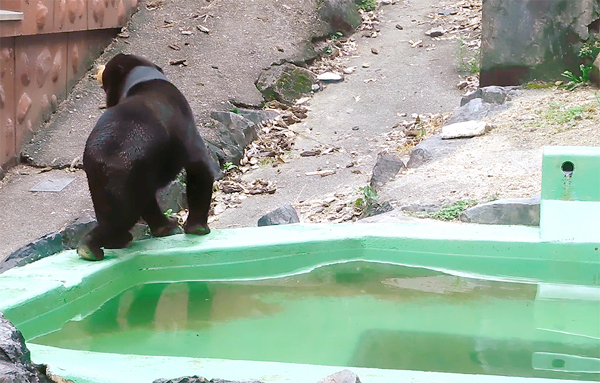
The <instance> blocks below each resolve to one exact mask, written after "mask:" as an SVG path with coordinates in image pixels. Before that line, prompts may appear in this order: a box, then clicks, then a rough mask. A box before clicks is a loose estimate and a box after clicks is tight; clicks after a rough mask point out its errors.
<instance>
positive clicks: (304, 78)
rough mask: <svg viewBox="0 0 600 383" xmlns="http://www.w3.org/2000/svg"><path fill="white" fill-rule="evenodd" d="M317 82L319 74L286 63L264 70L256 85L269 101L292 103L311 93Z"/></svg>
mask: <svg viewBox="0 0 600 383" xmlns="http://www.w3.org/2000/svg"><path fill="white" fill-rule="evenodd" d="M316 82H317V76H316V75H315V74H314V73H313V72H311V71H309V70H308V69H304V68H301V67H298V66H296V65H293V64H289V63H286V64H283V65H273V66H271V67H270V68H269V69H267V70H265V71H264V72H262V73H261V75H260V77H259V78H258V81H256V87H257V88H258V90H259V91H260V92H261V93H262V94H263V97H264V98H265V99H266V100H268V101H271V100H277V101H279V102H282V103H284V104H292V103H293V102H294V100H296V99H298V98H300V97H303V96H307V95H309V94H310V93H311V92H312V86H313V84H315V83H316Z"/></svg>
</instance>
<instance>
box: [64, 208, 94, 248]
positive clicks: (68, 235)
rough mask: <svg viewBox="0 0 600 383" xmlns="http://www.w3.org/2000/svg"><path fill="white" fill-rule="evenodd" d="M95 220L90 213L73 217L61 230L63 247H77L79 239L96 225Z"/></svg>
mask: <svg viewBox="0 0 600 383" xmlns="http://www.w3.org/2000/svg"><path fill="white" fill-rule="evenodd" d="M96 224H97V221H96V219H95V218H94V217H92V216H91V215H90V214H84V215H83V216H81V217H79V218H77V219H75V220H74V221H73V222H71V223H69V224H68V225H67V227H66V228H65V229H64V230H63V231H62V235H63V247H64V248H65V249H74V248H76V247H77V245H78V244H79V242H80V241H81V239H82V238H83V237H84V236H85V235H86V234H87V233H88V232H89V231H90V230H92V228H93V227H94V226H96Z"/></svg>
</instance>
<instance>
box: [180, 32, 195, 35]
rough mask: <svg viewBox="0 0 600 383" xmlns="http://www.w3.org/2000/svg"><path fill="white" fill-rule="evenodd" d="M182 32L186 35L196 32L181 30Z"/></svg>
mask: <svg viewBox="0 0 600 383" xmlns="http://www.w3.org/2000/svg"><path fill="white" fill-rule="evenodd" d="M181 34H182V35H184V36H190V35H193V34H194V32H192V31H181Z"/></svg>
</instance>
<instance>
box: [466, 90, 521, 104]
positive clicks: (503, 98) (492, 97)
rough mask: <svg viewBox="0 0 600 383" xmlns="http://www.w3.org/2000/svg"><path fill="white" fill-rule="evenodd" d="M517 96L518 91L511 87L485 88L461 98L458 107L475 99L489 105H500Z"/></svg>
mask: <svg viewBox="0 0 600 383" xmlns="http://www.w3.org/2000/svg"><path fill="white" fill-rule="evenodd" d="M518 94H519V93H518V91H517V90H516V89H515V87H512V86H495V85H494V86H486V87H483V88H478V89H477V90H476V91H475V92H473V93H471V94H469V95H467V96H465V97H463V98H461V100H460V106H463V105H466V104H467V103H468V102H469V101H471V100H473V99H476V98H480V99H481V101H482V102H487V103H489V104H498V105H502V104H504V103H505V102H507V101H511V100H513V99H514V98H515V97H517V96H518Z"/></svg>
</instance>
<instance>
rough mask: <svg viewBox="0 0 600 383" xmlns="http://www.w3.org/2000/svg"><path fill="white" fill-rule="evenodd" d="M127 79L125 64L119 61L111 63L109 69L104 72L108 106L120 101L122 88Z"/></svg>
mask: <svg viewBox="0 0 600 383" xmlns="http://www.w3.org/2000/svg"><path fill="white" fill-rule="evenodd" d="M124 81H125V66H124V65H122V64H120V63H118V64H116V65H111V66H110V68H109V70H104V71H103V73H102V88H103V89H104V92H105V93H106V107H107V108H110V107H112V106H115V105H117V104H118V103H119V100H120V99H121V89H122V88H123V83H124Z"/></svg>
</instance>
